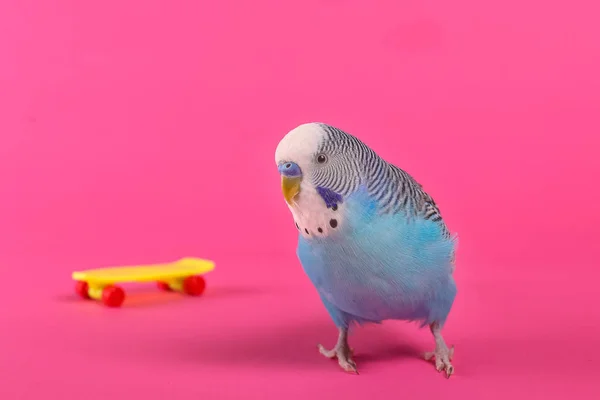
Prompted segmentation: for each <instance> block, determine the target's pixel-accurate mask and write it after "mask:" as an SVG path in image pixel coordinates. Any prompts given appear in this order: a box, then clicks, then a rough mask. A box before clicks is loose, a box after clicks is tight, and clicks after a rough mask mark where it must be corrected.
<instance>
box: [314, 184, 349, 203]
mask: <svg viewBox="0 0 600 400" xmlns="http://www.w3.org/2000/svg"><path fill="white" fill-rule="evenodd" d="M317 193H319V196H321V198H322V199H323V200H324V201H325V204H326V205H327V208H332V207H333V208H334V209H336V208H337V205H338V203H342V202H343V201H344V199H343V198H342V195H341V194H339V193H336V192H334V191H333V190H329V189H327V188H324V187H320V186H317Z"/></svg>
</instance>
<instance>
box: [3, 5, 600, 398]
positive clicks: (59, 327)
mask: <svg viewBox="0 0 600 400" xmlns="http://www.w3.org/2000/svg"><path fill="white" fill-rule="evenodd" d="M491 3H496V4H491ZM561 3H562V4H561ZM594 3H597V2H595V1H591V0H590V1H569V2H556V3H553V2H547V1H533V0H532V1H518V0H505V1H498V2H487V1H480V0H455V1H441V0H422V1H414V0H407V1H395V0H385V1H384V0H377V1H376V0H370V1H366V0H363V1H342V0H321V1H316V0H306V1H295V2H290V1H281V0H254V1H240V0H221V1H210V2H208V1H191V0H189V1H166V0H161V1H151V2H147V1H137V0H132V1H126V2H123V1H113V0H107V1H101V2H89V1H75V0H63V1H59V2H51V1H44V0H35V1H34V0H4V1H2V2H1V3H0V60H1V61H0V197H1V200H0V204H1V209H0V276H1V278H2V279H1V281H2V290H0V300H1V301H2V303H1V304H2V306H1V307H0V338H1V341H0V398H2V399H7V400H12V399H34V398H48V399H50V398H53V399H54V398H56V399H81V398H85V399H89V400H94V399H109V398H113V399H133V398H134V397H135V396H140V397H142V398H144V399H202V398H205V399H242V398H245V399H251V398H256V399H258V398H261V399H265V398H279V399H281V398H287V399H295V398H317V396H322V398H343V399H353V398H365V397H367V396H368V397H373V396H375V397H374V398H403V399H416V398H438V399H450V398H461V399H483V398H485V399H496V398H498V399H506V398H507V396H510V398H512V399H520V398H542V397H543V398H545V399H553V398H565V397H566V396H571V397H570V398H576V397H573V396H578V395H580V396H584V395H586V394H589V393H591V391H592V389H593V386H595V388H596V389H597V388H598V386H599V385H598V384H596V383H592V381H596V380H597V379H598V372H600V371H599V369H600V368H599V364H598V359H599V356H600V354H598V349H600V339H599V337H600V328H599V325H600V317H599V312H598V309H597V305H598V298H597V295H596V293H593V291H597V287H598V284H597V279H598V277H599V274H598V264H599V261H600V251H599V247H598V244H597V238H598V230H597V229H598V226H600V212H599V211H598V204H599V200H600V196H599V194H600V190H599V189H598V183H597V182H598V173H599V172H600V167H599V163H598V162H597V161H594V159H595V157H596V156H597V154H598V149H599V146H600V116H599V115H600V78H599V73H598V71H600V40H599V38H600V26H599V25H598V18H597V16H598V15H599V12H600V11H599V6H597V5H594ZM307 121H324V122H329V123H332V124H334V125H337V126H339V127H341V128H343V129H346V130H348V131H349V132H352V133H355V134H356V135H358V136H359V137H361V138H362V139H363V140H364V141H365V142H367V143H368V144H369V145H371V146H372V147H373V148H374V149H376V150H377V151H378V152H379V153H380V154H381V155H382V156H384V157H385V158H387V159H388V160H390V161H392V162H394V163H396V164H397V165H399V166H401V167H403V168H404V169H406V170H408V171H409V172H410V173H412V174H413V175H414V176H415V177H417V179H418V180H419V181H420V182H421V183H423V184H424V186H425V187H426V189H428V190H429V191H430V193H431V194H432V195H433V196H434V197H435V199H436V200H437V202H438V203H439V204H440V206H441V208H442V211H443V213H444V216H445V217H446V219H447V221H448V223H449V225H450V227H451V228H452V229H453V230H455V231H457V232H458V233H459V235H460V238H461V242H460V249H459V254H458V267H457V272H456V279H457V281H458V285H459V295H458V297H457V300H456V303H455V307H454V309H453V311H452V313H451V315H450V319H449V321H448V324H447V327H446V330H445V336H446V339H447V341H448V342H449V343H453V344H455V345H456V346H457V348H456V358H455V363H454V364H455V367H456V375H455V376H454V377H453V378H452V379H450V380H446V379H444V378H443V377H442V375H438V374H437V373H436V372H435V370H434V367H433V366H432V365H431V364H428V363H426V362H425V361H422V360H420V359H419V353H420V352H423V351H426V350H430V349H431V348H432V346H433V340H432V338H431V337H430V334H429V332H428V331H426V330H422V331H419V330H417V329H416V327H415V326H413V325H409V324H404V323H386V324H384V325H383V326H378V327H369V328H365V329H361V330H359V331H357V332H356V334H355V335H354V336H353V337H352V338H351V340H352V344H353V346H354V347H356V350H357V355H356V361H357V363H358V366H359V369H360V372H361V375H360V376H352V375H348V374H344V373H343V372H341V370H340V369H339V368H338V366H337V364H336V363H335V362H334V361H328V360H325V359H324V358H322V357H321V356H320V355H318V353H317V350H316V344H317V343H319V342H321V343H324V344H326V345H327V346H330V345H332V344H333V343H334V341H335V328H334V327H333V325H332V323H331V321H330V320H329V318H328V316H327V314H326V312H325V310H324V308H323V307H322V305H321V303H320V302H319V300H318V297H317V296H316V294H315V291H314V289H313V288H312V286H311V285H310V283H309V282H308V280H307V278H306V277H305V276H304V274H303V272H302V270H301V267H300V265H299V264H298V262H297V260H296V258H295V245H296V230H295V228H294V226H293V222H292V220H291V218H290V216H289V213H288V210H287V209H286V207H285V204H284V202H283V199H282V196H281V194H280V190H279V179H278V176H277V171H276V168H275V165H274V151H275V147H276V145H277V142H278V141H279V139H280V138H281V137H282V136H283V135H284V134H285V133H286V132H287V131H288V130H290V129H291V128H293V127H294V126H296V125H298V124H300V123H303V122H307ZM182 256H198V257H205V258H211V259H214V260H215V261H216V263H217V269H216V270H215V271H214V272H213V273H212V274H211V275H210V276H208V277H207V278H208V285H209V286H208V289H207V291H206V294H205V296H204V297H203V298H199V299H190V298H184V297H181V296H179V295H176V294H173V295H171V294H162V293H158V292H157V291H156V290H155V288H154V287H153V286H152V285H150V286H135V287H132V288H131V291H130V292H129V295H130V297H129V298H128V300H127V302H126V303H125V305H124V307H123V308H122V309H119V310H114V309H107V308H104V307H102V306H101V305H99V304H97V303H92V302H83V301H80V300H78V299H76V298H75V297H74V295H73V294H72V293H73V285H72V281H71V278H70V273H71V271H73V270H76V269H85V268H92V267H99V266H106V265H121V264H135V263H146V262H147V263H152V262H162V261H170V260H172V259H176V258H179V257H182ZM596 393H597V392H596ZM590 395H591V394H590ZM283 396H285V397H283ZM308 396H310V397H308ZM587 398H591V397H589V396H588V397H587Z"/></svg>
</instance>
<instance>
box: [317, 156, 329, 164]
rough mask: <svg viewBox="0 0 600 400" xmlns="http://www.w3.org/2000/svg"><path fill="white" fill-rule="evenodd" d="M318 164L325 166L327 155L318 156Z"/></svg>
mask: <svg viewBox="0 0 600 400" xmlns="http://www.w3.org/2000/svg"><path fill="white" fill-rule="evenodd" d="M317 162H318V163H319V164H325V163H326V162H327V156H326V155H325V154H319V155H318V156H317Z"/></svg>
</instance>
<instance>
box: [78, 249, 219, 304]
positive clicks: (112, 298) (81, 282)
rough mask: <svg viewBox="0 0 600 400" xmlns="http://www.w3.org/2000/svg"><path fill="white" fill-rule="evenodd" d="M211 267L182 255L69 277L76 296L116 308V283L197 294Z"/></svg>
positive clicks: (121, 295) (120, 297)
mask: <svg viewBox="0 0 600 400" xmlns="http://www.w3.org/2000/svg"><path fill="white" fill-rule="evenodd" d="M214 268H215V266H214V263H213V262H212V261H209V260H202V259H199V258H182V259H180V260H178V261H175V262H173V263H167V264H155V265H140V266H128V267H110V268H98V269H89V270H86V271H76V272H73V275H72V276H73V279H74V280H75V281H76V282H77V283H76V285H75V291H76V292H77V294H78V295H79V296H80V297H82V298H84V299H93V300H98V301H101V302H102V303H104V305H106V306H108V307H120V306H121V304H123V301H124V300H125V291H124V290H123V289H122V288H121V287H119V286H116V284H118V283H127V282H157V284H158V287H159V288H160V289H161V290H165V291H178V292H183V293H185V294H188V295H190V296H199V295H201V294H202V293H203V292H204V288H205V287H206V282H205V281H204V278H203V277H202V275H203V274H205V273H207V272H210V271H212V270H213V269H214Z"/></svg>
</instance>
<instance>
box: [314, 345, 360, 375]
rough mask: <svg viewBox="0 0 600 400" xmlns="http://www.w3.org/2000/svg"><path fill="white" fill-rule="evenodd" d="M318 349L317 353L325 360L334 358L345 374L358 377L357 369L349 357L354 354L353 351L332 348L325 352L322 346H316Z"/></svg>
mask: <svg viewBox="0 0 600 400" xmlns="http://www.w3.org/2000/svg"><path fill="white" fill-rule="evenodd" d="M317 347H318V348H319V353H321V354H322V355H324V356H325V357H327V358H335V357H337V359H338V364H339V365H340V367H342V369H343V370H344V371H346V372H352V373H355V374H356V375H358V368H357V367H356V363H355V362H354V360H352V358H351V355H353V354H354V349H351V348H344V347H337V346H336V347H334V348H333V349H331V350H327V349H326V348H325V347H323V346H322V345H320V344H319V345H318V346H317Z"/></svg>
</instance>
